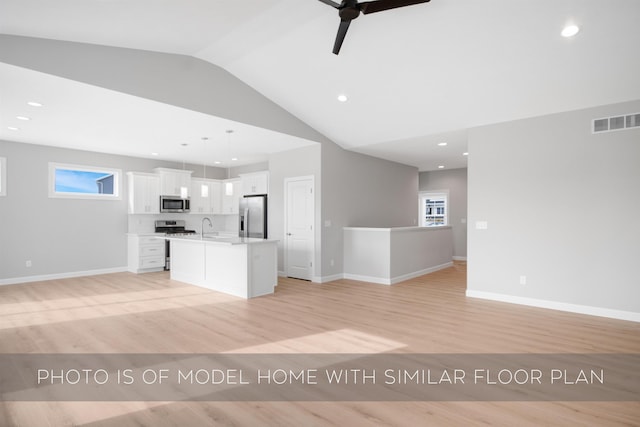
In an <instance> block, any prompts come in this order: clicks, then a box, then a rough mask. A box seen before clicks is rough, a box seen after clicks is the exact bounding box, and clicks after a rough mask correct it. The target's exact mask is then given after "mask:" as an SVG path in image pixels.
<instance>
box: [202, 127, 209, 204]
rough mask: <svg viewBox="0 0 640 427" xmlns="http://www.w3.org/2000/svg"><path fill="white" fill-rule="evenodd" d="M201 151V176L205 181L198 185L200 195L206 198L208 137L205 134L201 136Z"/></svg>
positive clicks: (207, 189)
mask: <svg viewBox="0 0 640 427" xmlns="http://www.w3.org/2000/svg"><path fill="white" fill-rule="evenodd" d="M201 139H202V151H203V155H202V177H203V178H204V179H205V182H203V183H202V184H201V185H200V196H202V197H205V198H208V197H209V184H208V183H207V182H206V179H207V162H206V159H207V140H208V139H209V138H207V137H206V136H203V137H202V138H201Z"/></svg>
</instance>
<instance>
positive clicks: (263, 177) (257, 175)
mask: <svg viewBox="0 0 640 427" xmlns="http://www.w3.org/2000/svg"><path fill="white" fill-rule="evenodd" d="M240 179H241V180H242V195H243V196H250V195H254V194H268V193H269V172H268V171H263V172H253V173H245V174H240Z"/></svg>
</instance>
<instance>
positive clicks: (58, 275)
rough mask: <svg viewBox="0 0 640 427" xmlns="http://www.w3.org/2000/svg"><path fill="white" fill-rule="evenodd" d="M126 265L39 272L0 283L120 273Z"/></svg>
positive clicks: (0, 282) (0, 283) (12, 283)
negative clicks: (35, 274) (51, 272)
mask: <svg viewBox="0 0 640 427" xmlns="http://www.w3.org/2000/svg"><path fill="white" fill-rule="evenodd" d="M125 271H127V267H114V268H103V269H99V270H87V271H73V272H68V273H56V274H41V275H38V276H23V277H12V278H9V279H0V285H16V284H19V283H29V282H41V281H44V280H57V279H71V278H73V277H83V276H97V275H100V274H111V273H122V272H125Z"/></svg>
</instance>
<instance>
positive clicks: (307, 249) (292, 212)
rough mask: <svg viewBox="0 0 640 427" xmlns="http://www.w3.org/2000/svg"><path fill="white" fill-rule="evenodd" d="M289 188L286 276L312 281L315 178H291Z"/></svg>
mask: <svg viewBox="0 0 640 427" xmlns="http://www.w3.org/2000/svg"><path fill="white" fill-rule="evenodd" d="M285 186H286V197H287V199H286V214H287V216H286V223H285V242H286V248H285V250H286V258H285V260H286V264H287V265H286V266H285V268H286V274H287V276H288V277H293V278H296V279H304V280H311V278H312V277H313V259H314V230H313V222H314V194H313V178H311V177H304V178H290V179H287V180H286V181H285Z"/></svg>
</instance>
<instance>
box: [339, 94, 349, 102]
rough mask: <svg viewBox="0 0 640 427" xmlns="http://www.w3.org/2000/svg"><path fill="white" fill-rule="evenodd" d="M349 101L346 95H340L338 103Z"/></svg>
mask: <svg viewBox="0 0 640 427" xmlns="http://www.w3.org/2000/svg"><path fill="white" fill-rule="evenodd" d="M348 100H349V98H347V95H345V94H340V95H338V101H340V102H347V101H348Z"/></svg>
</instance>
